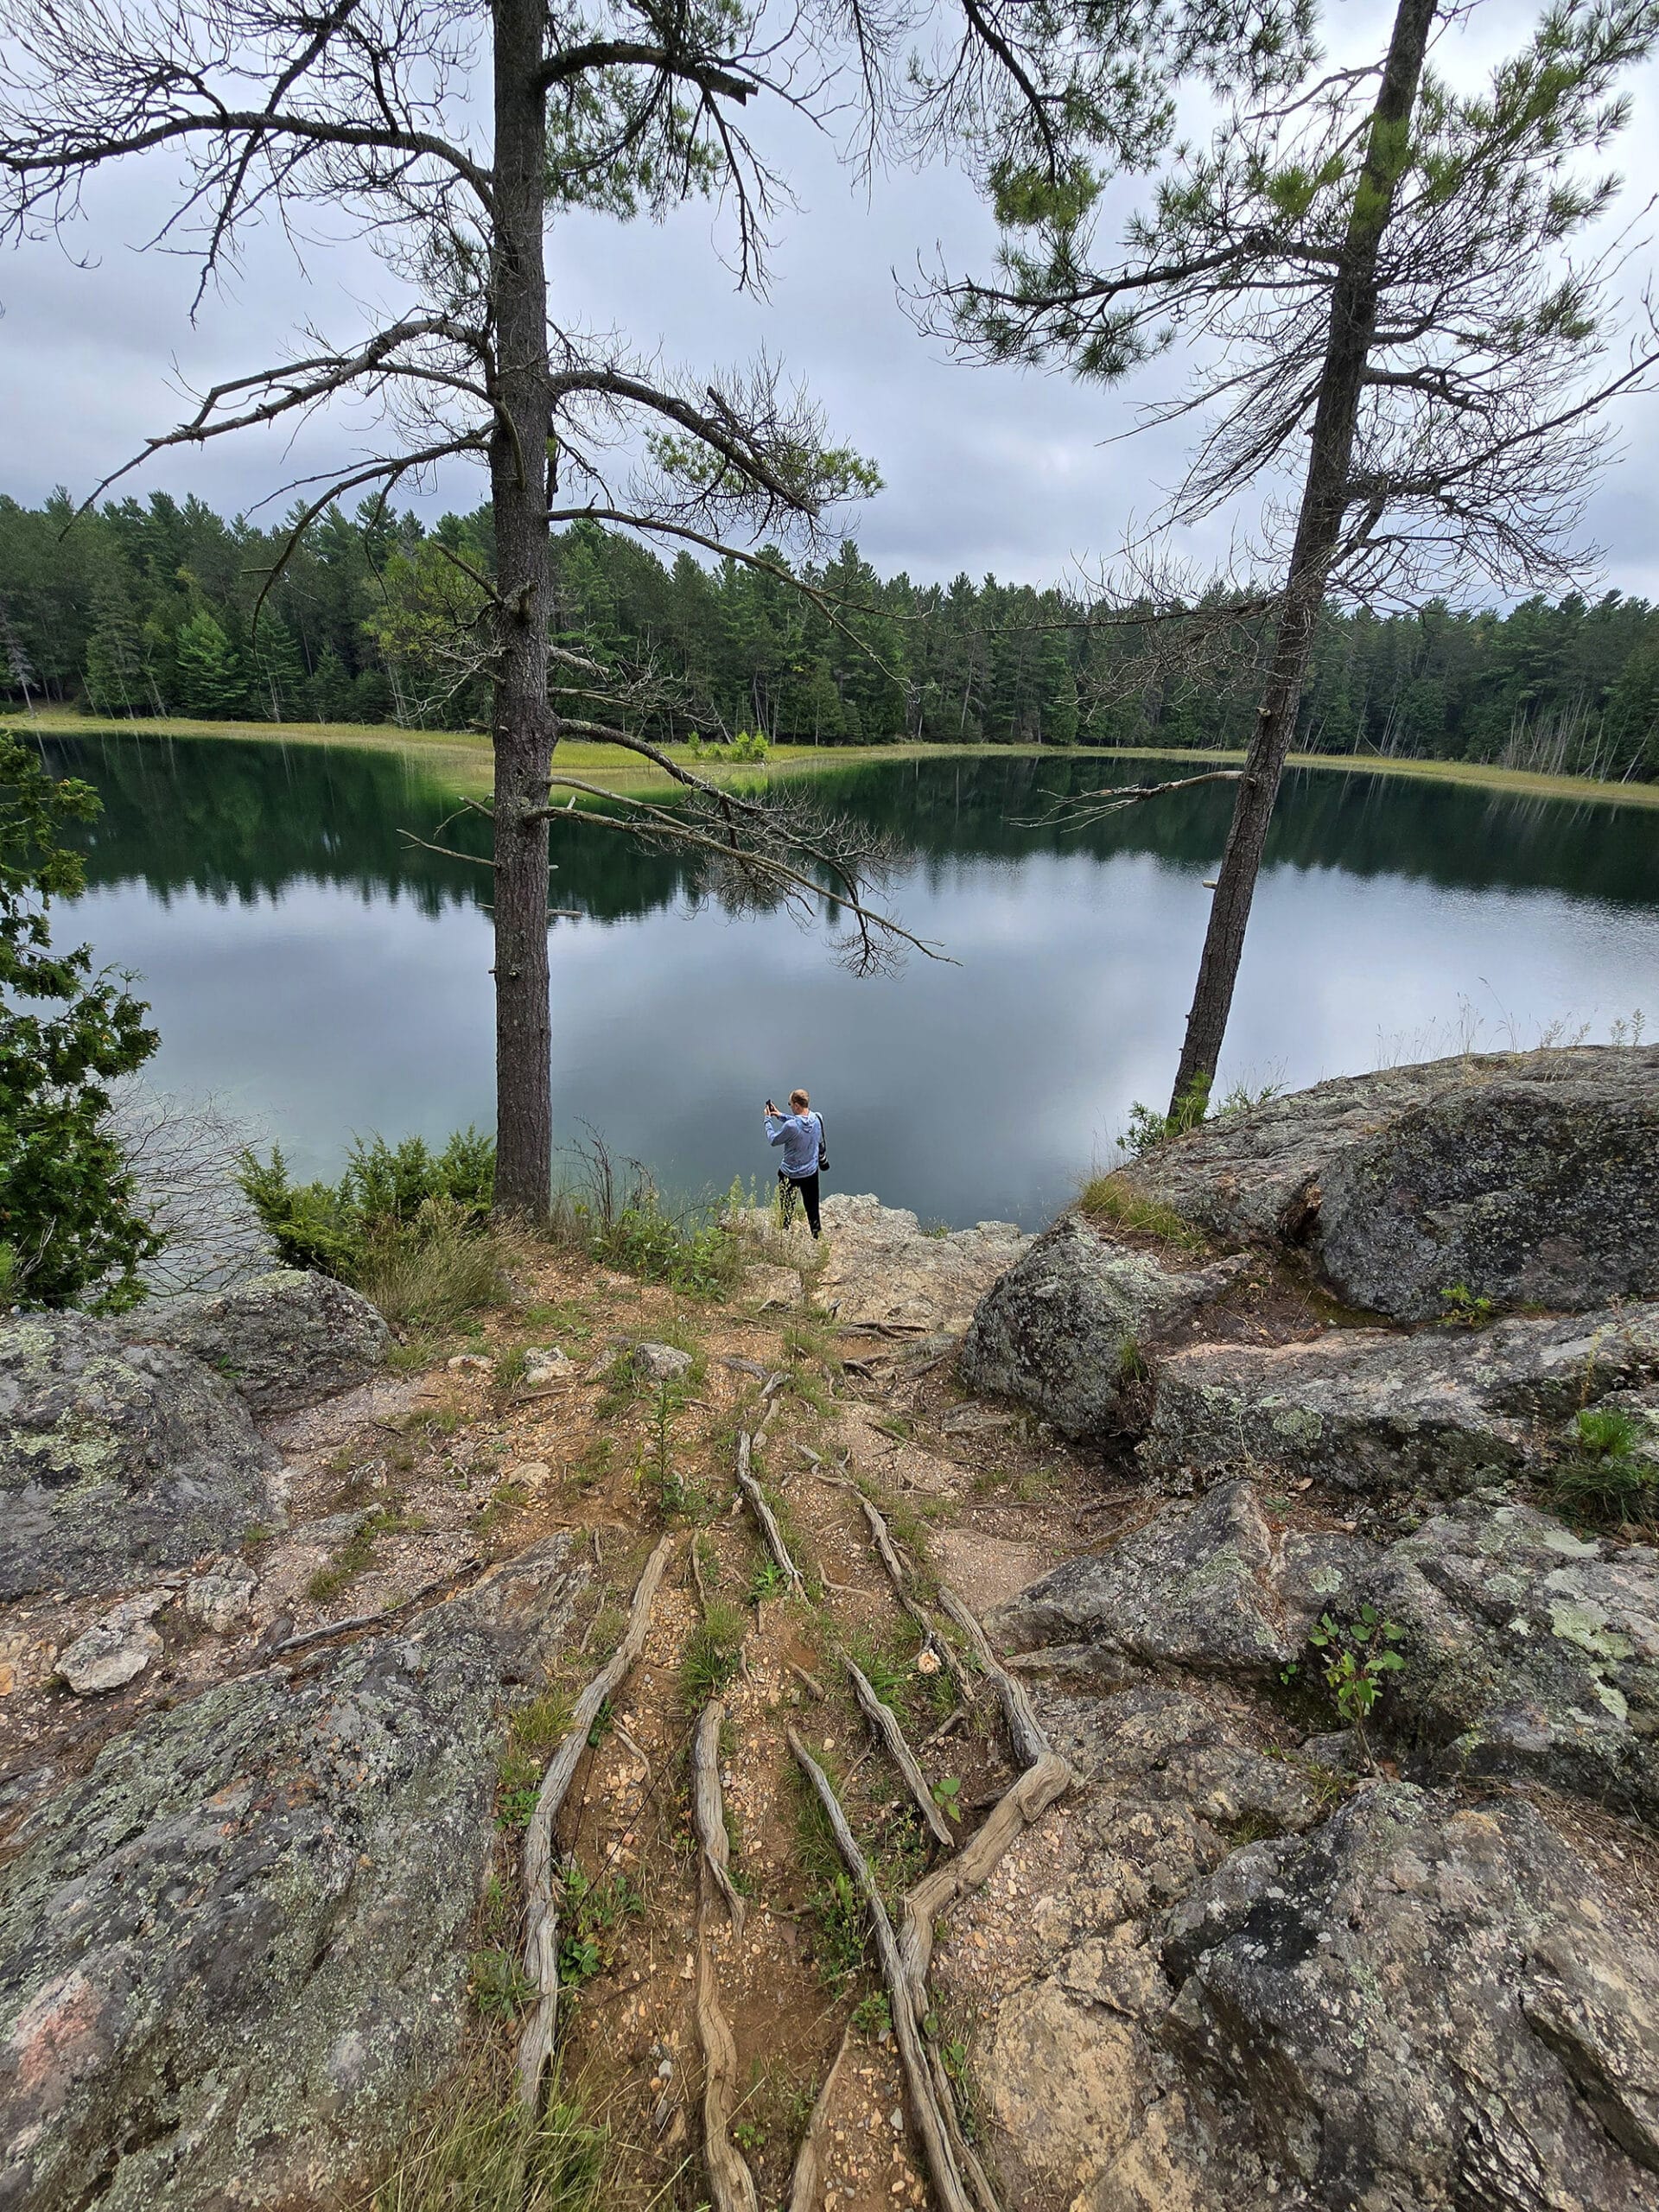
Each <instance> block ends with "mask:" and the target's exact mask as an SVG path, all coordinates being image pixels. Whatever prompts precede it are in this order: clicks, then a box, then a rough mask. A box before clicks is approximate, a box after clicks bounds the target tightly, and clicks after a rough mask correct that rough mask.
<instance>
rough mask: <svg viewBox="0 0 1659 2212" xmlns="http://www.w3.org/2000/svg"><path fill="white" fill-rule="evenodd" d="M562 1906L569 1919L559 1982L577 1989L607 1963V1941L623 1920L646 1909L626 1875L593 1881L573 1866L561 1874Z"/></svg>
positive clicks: (617, 1874)
mask: <svg viewBox="0 0 1659 2212" xmlns="http://www.w3.org/2000/svg"><path fill="white" fill-rule="evenodd" d="M564 1903H565V1907H566V1910H567V1911H568V1912H569V1916H570V1918H569V1933H568V1934H567V1935H566V1936H565V1938H564V1940H563V1942H562V1943H561V1944H560V1945H559V1983H560V1986H561V1987H563V1988H566V1989H580V1988H581V1986H582V1983H583V1982H585V1981H591V1980H593V1978H594V1975H595V1974H600V1973H602V1972H603V1970H604V1968H605V1967H607V1965H608V1964H609V1961H610V1955H611V1950H612V1943H611V1941H610V1939H611V1938H613V1937H614V1936H615V1934H616V1932H617V1930H618V1929H620V1927H621V1925H622V1923H623V1922H624V1921H625V1920H628V1919H631V1918H632V1917H633V1916H634V1915H636V1914H638V1913H641V1912H643V1911H644V1910H645V1899H644V1897H641V1896H640V1894H639V1891H638V1890H637V1889H635V1887H634V1886H633V1884H632V1882H631V1881H629V1879H628V1878H627V1876H626V1874H622V1873H613V1874H611V1875H609V1876H608V1877H607V1878H606V1879H605V1880H603V1881H599V1882H596V1881H594V1880H593V1879H592V1878H590V1877H589V1876H588V1875H587V1874H585V1873H584V1872H582V1868H581V1867H580V1866H575V1865H574V1864H572V1865H571V1866H567V1867H566V1869H565V1872H564Z"/></svg>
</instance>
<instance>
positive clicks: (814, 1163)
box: [766, 1114, 823, 1179]
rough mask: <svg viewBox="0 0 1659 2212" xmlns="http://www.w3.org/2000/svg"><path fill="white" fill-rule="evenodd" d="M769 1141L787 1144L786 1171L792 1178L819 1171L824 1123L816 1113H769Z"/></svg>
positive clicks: (814, 1173) (767, 1130)
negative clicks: (819, 1150) (820, 1143)
mask: <svg viewBox="0 0 1659 2212" xmlns="http://www.w3.org/2000/svg"><path fill="white" fill-rule="evenodd" d="M822 1126H823V1125H822V1124H821V1122H819V1120H818V1117H817V1115H816V1114H787V1115H785V1114H768V1115H767V1116H766V1142H767V1143H768V1144H780V1145H782V1147H784V1173H785V1175H787V1176H789V1177H790V1178H791V1179H795V1178H798V1177H800V1176H803V1175H816V1174H817V1172H818V1140H819V1136H820V1135H821V1132H822Z"/></svg>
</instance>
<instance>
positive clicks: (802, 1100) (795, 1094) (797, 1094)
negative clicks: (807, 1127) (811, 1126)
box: [789, 1090, 812, 1114]
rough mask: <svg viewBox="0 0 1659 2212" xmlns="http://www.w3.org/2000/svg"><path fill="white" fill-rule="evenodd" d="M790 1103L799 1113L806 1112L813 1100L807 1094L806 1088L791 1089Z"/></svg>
mask: <svg viewBox="0 0 1659 2212" xmlns="http://www.w3.org/2000/svg"><path fill="white" fill-rule="evenodd" d="M789 1103H790V1104H791V1106H792V1107H793V1108H794V1109H795V1111H796V1112H797V1113H798V1114H799V1113H803V1112H804V1111H805V1109H806V1108H807V1107H809V1106H810V1104H811V1103H812V1101H811V1100H810V1098H809V1097H808V1096H807V1095H806V1093H805V1092H804V1090H791V1092H790V1094H789Z"/></svg>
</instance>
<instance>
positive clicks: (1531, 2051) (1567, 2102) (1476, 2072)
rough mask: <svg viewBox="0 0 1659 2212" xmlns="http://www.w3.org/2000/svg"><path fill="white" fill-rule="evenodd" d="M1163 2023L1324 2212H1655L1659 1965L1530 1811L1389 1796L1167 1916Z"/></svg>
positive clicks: (1192, 2069) (1202, 2079)
mask: <svg viewBox="0 0 1659 2212" xmlns="http://www.w3.org/2000/svg"><path fill="white" fill-rule="evenodd" d="M1162 1963H1163V1967H1164V1970H1165V1972H1166V1974H1167V1975H1168V1976H1169V1978H1170V1980H1172V1981H1173V1982H1174V1983H1175V1984H1176V1986H1177V1995H1176V1997H1175V2000H1174V2003H1173V2005H1172V2006H1171V2007H1170V2009H1169V2012H1168V2013H1167V2015H1166V2018H1165V2020H1164V2023H1163V2025H1162V2031H1161V2032H1162V2036H1163V2038H1164V2039H1165V2040H1166V2043H1167V2044H1168V2045H1169V2046H1170V2047H1171V2048H1172V2049H1173V2050H1174V2051H1175V2052H1176V2054H1177V2055H1178V2056H1179V2058H1180V2060H1181V2061H1182V2063H1183V2064H1184V2066H1185V2069H1186V2070H1187V2071H1188V2073H1189V2075H1191V2076H1192V2077H1193V2082H1194V2086H1195V2087H1197V2088H1199V2089H1200V2090H1202V2091H1205V2092H1207V2093H1208V2095H1209V2097H1210V2098H1211V2099H1212V2100H1213V2101H1214V2103H1215V2105H1216V2106H1217V2107H1218V2108H1219V2110H1220V2111H1221V2113H1224V2114H1230V2115H1236V2116H1237V2118H1238V2119H1239V2120H1241V2121H1242V2122H1243V2129H1244V2133H1245V2136H1246V2139H1247V2141H1249V2143H1250V2145H1252V2147H1254V2148H1255V2150H1256V2151H1257V2152H1258V2153H1259V2154H1261V2155H1262V2156H1263V2157H1265V2158H1267V2159H1268V2161H1269V2162H1270V2163H1271V2164H1272V2165H1273V2166H1274V2167H1275V2168H1277V2169H1278V2170H1279V2171H1280V2173H1281V2176H1282V2182H1281V2188H1282V2187H1283V2186H1285V2185H1288V2187H1289V2188H1290V2189H1292V2190H1294V2191H1296V2192H1297V2194H1296V2195H1295V2196H1294V2202H1299V2203H1306V2204H1308V2205H1313V2206H1319V2207H1321V2208H1327V2207H1328V2208H1330V2212H1351V2208H1356V2209H1357V2208H1359V2207H1362V2206H1363V2207H1364V2208H1365V2212H1461V2209H1462V2208H1465V2207H1469V2208H1472V2207H1474V2206H1477V2205H1478V2206H1480V2207H1481V2208H1482V2212H1541V2208H1543V2207H1546V2206H1548V2207H1551V2208H1556V2212H1652V2208H1653V2206H1654V2204H1655V2203H1656V2202H1659V2001H1656V1991H1659V1949H1656V1948H1655V1944H1654V1942H1653V1936H1652V1930H1651V1929H1650V1927H1649V1926H1647V1925H1645V1924H1643V1923H1641V1922H1639V1921H1638V1920H1637V1918H1636V1917H1635V1916H1634V1914H1633V1912H1632V1911H1631V1910H1630V1907H1629V1906H1628V1905H1627V1904H1625V1903H1624V1902H1623V1901H1621V1899H1620V1897H1618V1896H1617V1895H1616V1894H1615V1893H1613V1892H1612V1891H1611V1890H1610V1889H1609V1888H1608V1887H1607V1886H1606V1885H1605V1884H1604V1883H1602V1882H1601V1881H1600V1880H1599V1879H1598V1878H1597V1876H1596V1874H1595V1873H1594V1872H1593V1871H1592V1867H1591V1866H1589V1865H1588V1864H1587V1863H1586V1859H1584V1857H1583V1856H1582V1855H1581V1854H1580V1853H1579V1852H1578V1851H1576V1850H1574V1849H1573V1847H1571V1846H1570V1845H1569V1844H1568V1843H1567V1842H1566V1841H1565V1840H1563V1839H1562V1837H1561V1836H1560V1835H1559V1834H1557V1833H1556V1832H1555V1831H1554V1829H1553V1828H1552V1827H1549V1826H1548V1823H1547V1822H1546V1821H1544V1820H1543V1819H1542V1817H1541V1815H1539V1814H1538V1813H1537V1812H1536V1811H1535V1809H1534V1808H1532V1807H1531V1806H1530V1805H1528V1804H1526V1803H1524V1802H1506V1803H1499V1804H1492V1805H1485V1806H1480V1807H1478V1808H1468V1807H1464V1806H1459V1804H1458V1803H1457V1802H1456V1801H1455V1800H1453V1799H1452V1798H1451V1797H1449V1796H1445V1795H1442V1794H1438V1793H1436V1794H1430V1793H1425V1792H1423V1791H1421V1790H1419V1789H1413V1788H1411V1787H1410V1786H1408V1785H1407V1784H1403V1783H1385V1784H1383V1785H1381V1786H1379V1787H1377V1788H1376V1789H1370V1790H1369V1791H1367V1792H1366V1793H1365V1794H1364V1795H1363V1796H1359V1797H1357V1798H1356V1799H1354V1800H1352V1801H1351V1802H1350V1803H1348V1804H1347V1805H1345V1806H1344V1807H1343V1808H1342V1809H1341V1810H1340V1811H1339V1812H1338V1813H1337V1814H1336V1815H1335V1816H1334V1817H1333V1818H1332V1820H1330V1821H1328V1822H1327V1823H1326V1824H1325V1826H1324V1827H1321V1828H1319V1829H1318V1830H1317V1831H1316V1832H1315V1833H1314V1834H1312V1835H1311V1836H1308V1837H1306V1838H1305V1839H1302V1840H1294V1839H1291V1840H1281V1841H1278V1842H1270V1843H1259V1844H1256V1845H1255V1846H1254V1847H1251V1848H1250V1849H1249V1850H1246V1851H1243V1852H1240V1853H1236V1854H1235V1856H1234V1857H1233V1858H1231V1859H1229V1860H1228V1861H1227V1862H1226V1864H1225V1866H1224V1867H1223V1868H1222V1870H1221V1871H1220V1872H1219V1874H1218V1875H1217V1876H1216V1877H1215V1878H1213V1879H1212V1880H1211V1882H1210V1883H1208V1884H1206V1885H1203V1886H1202V1887H1200V1888H1199V1889H1198V1890H1197V1891H1194V1892H1193V1893H1192V1894H1191V1895H1190V1896H1189V1897H1187V1898H1186V1899H1185V1901H1184V1902H1183V1903H1182V1904H1179V1905H1178V1906H1177V1908H1176V1909H1175V1911H1174V1912H1173V1916H1172V1918H1171V1923H1170V1925H1169V1927H1168V1929H1167V1930H1166V1936H1165V1939H1164V1942H1163V1945H1162Z"/></svg>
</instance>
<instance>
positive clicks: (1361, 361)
mask: <svg viewBox="0 0 1659 2212" xmlns="http://www.w3.org/2000/svg"><path fill="white" fill-rule="evenodd" d="M1436 4H1437V0H1399V8H1398V12H1397V13H1396V14H1395V19H1394V29H1393V33H1392V35H1391V36H1390V38H1389V52H1388V58H1387V60H1386V61H1385V62H1384V64H1383V81H1382V84H1381V86H1379V88H1378V91H1377V96H1376V106H1375V107H1374V108H1373V110H1372V111H1371V121H1370V131H1369V134H1368V138H1367V144H1366V153H1365V164H1364V167H1363V169H1362V170H1361V171H1360V175H1359V181H1358V183H1357V186H1356V188H1355V191H1354V198H1353V203H1352V207H1351V212H1350V214H1349V219H1348V230H1347V235H1346V237H1345V238H1344V242H1343V252H1342V257H1341V259H1340V260H1339V262H1338V265H1337V271H1336V276H1335V278H1334V281H1333V283H1332V295H1331V321H1330V327H1329V331H1328V334H1327V335H1326V339H1325V362H1324V366H1323V368H1322V370H1321V372H1320V376H1319V404H1318V407H1317V408H1316V409H1315V410H1314V416H1313V435H1312V436H1311V438H1310V440H1309V444H1308V456H1307V474H1306V479H1305V480H1304V483H1303V486H1302V503H1301V507H1300V511H1299V512H1298V515H1297V519H1296V536H1295V540H1294V544H1293V547H1292V550H1291V556H1290V569H1289V574H1288V575H1287V579H1286V584H1285V595H1284V601H1283V605H1282V607H1281V613H1280V617H1279V626H1278V630H1277V632H1276V635H1275V638H1274V654H1273V660H1272V663H1271V665H1270V667H1269V669H1268V680H1267V683H1266V685H1265V687H1264V688H1263V690H1262V702H1261V704H1260V706H1259V707H1258V708H1257V709H1256V715H1255V728H1254V730H1253V731H1252V732H1251V735H1250V744H1249V752H1248V753H1247V755H1246V758H1245V764H1244V775H1243V781H1242V782H1241V783H1240V785H1239V786H1238V797H1237V798H1236V801H1235V803H1234V806H1233V819H1232V826H1231V828H1230V829H1229V831H1228V833H1227V845H1226V849H1225V851H1224V854H1223V856H1222V862H1221V867H1220V869H1219V871H1218V872H1217V879H1216V895H1215V898H1214V899H1213V901H1212V902H1211V908H1210V925H1209V927H1208V929H1207V930H1206V931H1205V940H1204V955H1203V957H1202V959H1201V960H1200V962H1199V964H1198V983H1197V986H1196V988H1195V989H1194V991H1193V995H1192V1010H1191V1012H1190V1013H1189V1014H1188V1015H1187V1018H1186V1037H1185V1042H1184V1043H1183V1045H1182V1047H1181V1058H1180V1065H1179V1067H1178V1068H1177V1070H1176V1072H1175V1084H1174V1088H1173V1090H1172V1092H1171V1094H1170V1102H1169V1110H1170V1115H1171V1116H1172V1118H1173V1117H1176V1116H1179V1115H1180V1114H1181V1113H1182V1112H1183V1111H1184V1110H1186V1109H1189V1108H1190V1104H1191V1102H1192V1093H1193V1086H1194V1084H1196V1083H1202V1084H1205V1085H1207V1084H1209V1083H1210V1082H1211V1081H1213V1079H1214V1077H1215V1072H1216V1066H1217V1062H1218V1061H1219V1059H1220V1058H1221V1046H1222V1039H1223V1038H1224V1036H1225V1034H1226V1030H1227V1018H1228V1015H1229V1014H1230V1012H1231V1011H1232V1004H1233V987H1234V985H1235V983H1236V982H1237V980H1238V966H1239V961H1240V958H1241V957H1242V956H1243V950H1244V931H1245V927H1246V925H1247V924H1248V923H1249V918H1250V902H1251V900H1252V899H1253V898H1254V897H1255V879H1256V875H1257V874H1258V872H1259V870H1260V868H1261V866H1262V849H1263V848H1264V846H1265V845H1266V842H1267V836H1268V823H1269V822H1270V821H1271V820H1272V817H1273V809H1274V801H1275V800H1276V799H1277V798H1278V796H1279V785H1280V780H1281V778H1282V776H1283V774H1284V768H1285V756H1286V754H1287V753H1288V752H1289V750H1290V746H1291V741H1292V739H1293V738H1294V735H1295V733H1296V714H1297V709H1298V708H1299V706H1300V703H1301V696H1302V684H1303V680H1304V678H1305V677H1306V672H1307V662H1308V655H1309V653H1310V652H1311V651H1312V648H1313V632H1314V627H1315V625H1316V624H1317V622H1318V620H1319V609H1320V607H1322V606H1323V605H1324V602H1325V585H1326V582H1327V581H1328V579H1329V576H1330V572H1331V563H1332V558H1333V556H1334V555H1335V553H1336V550H1337V544H1338V538H1339V537H1340V535H1341V531H1342V522H1343V516H1344V512H1345V510H1346V507H1347V504H1348V475H1349V468H1350V465H1351V461H1352V457H1353V448H1354V432H1355V429H1356V426H1357V423H1358V420H1359V402H1360V396H1361V393H1362V391H1363V385H1364V375H1365V365H1366V362H1367V360H1368V359H1369V357H1370V349H1371V342H1372V340H1373V337H1374V336H1375V334H1376V308H1377V295H1378V289H1379V285H1378V277H1377V257H1378V251H1379V249H1380V248H1381V245H1382V243H1383V236H1384V233H1385V232H1386V231H1387V229H1388V226H1389V219H1390V217H1391V215H1392V213H1393V212H1394V202H1395V190H1396V188H1397V186H1398V183H1399V179H1400V175H1401V172H1402V168H1403V166H1404V163H1405V159H1406V149H1407V144H1408V131H1409V129H1410V124H1411V115H1412V111H1413V109H1414V106H1415V105H1416V101H1417V88H1418V86H1419V83H1420V82H1421V77H1422V72H1423V57H1424V55H1425V54H1426V52H1427V47H1428V35H1429V32H1430V30H1431V29H1432V28H1433V22H1434V14H1435V8H1436Z"/></svg>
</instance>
